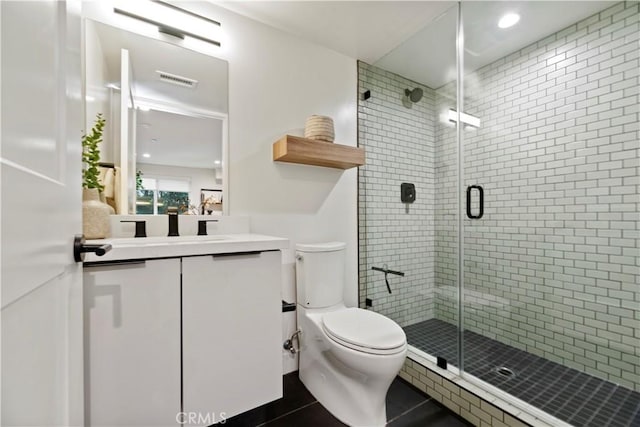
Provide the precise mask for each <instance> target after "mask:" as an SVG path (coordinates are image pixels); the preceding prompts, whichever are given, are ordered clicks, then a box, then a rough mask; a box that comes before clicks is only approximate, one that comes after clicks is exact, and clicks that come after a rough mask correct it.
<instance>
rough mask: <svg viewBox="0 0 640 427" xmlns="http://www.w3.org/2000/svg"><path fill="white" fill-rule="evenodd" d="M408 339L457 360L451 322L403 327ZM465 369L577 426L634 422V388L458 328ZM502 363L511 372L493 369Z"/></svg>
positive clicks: (637, 402)
mask: <svg viewBox="0 0 640 427" xmlns="http://www.w3.org/2000/svg"><path fill="white" fill-rule="evenodd" d="M404 330H405V333H406V334H407V340H408V341H409V344H411V345H413V346H415V347H417V348H419V349H420V350H422V351H424V352H426V353H429V354H430V355H432V356H441V357H444V358H446V359H447V362H448V363H451V364H453V365H455V366H459V365H458V362H457V359H458V356H457V328H456V327H455V326H454V325H451V324H450V323H447V322H444V321H442V320H438V319H429V320H426V321H424V322H420V323H416V324H414V325H410V326H407V327H405V328H404ZM464 352H465V370H466V371H467V372H469V373H470V374H472V375H474V376H475V377H477V378H480V379H481V380H483V381H486V382H488V383H489V384H492V385H494V386H496V387H498V388H500V389H502V390H504V391H506V392H508V393H510V394H512V395H514V396H516V397H518V398H519V399H522V400H524V401H525V402H527V403H529V404H532V405H533V406H536V407H538V408H540V409H542V410H544V411H545V412H548V413H550V414H551V415H553V416H555V417H557V418H559V419H561V420H563V421H566V422H568V423H569V424H571V425H574V426H577V427H623V426H624V427H640V393H638V392H635V391H631V390H629V389H627V388H624V387H620V386H617V385H616V384H613V383H611V382H608V381H605V380H601V379H599V378H596V377H594V376H591V375H588V374H585V373H582V372H580V371H578V370H575V369H571V368H567V367H565V366H563V365H560V364H558V363H555V362H552V361H550V360H547V359H543V358H542V357H539V356H535V355H533V354H530V353H527V352H525V351H522V350H518V349H516V348H514V347H511V346H508V345H505V344H502V343H500V342H498V341H495V340H493V339H491V338H486V337H484V336H482V335H479V334H476V333H474V332H470V331H465V333H464ZM500 366H506V367H508V368H509V369H511V370H512V371H513V372H514V373H515V376H514V377H511V378H509V379H506V378H505V377H503V376H501V375H499V374H498V373H496V372H495V370H494V369H495V368H497V367H500Z"/></svg>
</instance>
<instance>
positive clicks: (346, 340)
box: [322, 308, 407, 355]
mask: <svg viewBox="0 0 640 427" xmlns="http://www.w3.org/2000/svg"><path fill="white" fill-rule="evenodd" d="M322 329H323V330H324V332H325V333H326V334H327V335H328V336H329V338H331V339H332V340H333V341H335V342H337V343H338V344H341V345H344V346H345V347H349V348H351V349H354V350H357V351H361V352H364V353H370V354H380V355H384V354H395V353H398V352H400V351H403V350H404V348H405V346H406V342H407V338H406V335H405V334H404V331H403V330H402V328H401V327H400V326H399V325H398V324H397V323H396V322H394V321H393V320H391V319H389V318H388V317H385V316H383V315H381V314H378V313H376V312H373V311H369V310H362V309H360V308H345V309H342V310H337V311H333V312H329V313H326V314H325V315H324V316H322Z"/></svg>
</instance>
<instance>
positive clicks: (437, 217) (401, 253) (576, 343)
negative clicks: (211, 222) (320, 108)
mask: <svg viewBox="0 0 640 427" xmlns="http://www.w3.org/2000/svg"><path fill="white" fill-rule="evenodd" d="M638 7H639V4H638V3H637V2H622V3H617V4H615V5H612V6H611V7H609V8H607V9H605V10H603V11H602V12H601V13H599V14H596V15H594V16H592V17H590V18H587V19H585V20H583V21H580V22H578V23H576V24H574V25H572V26H570V27H568V28H566V29H564V30H562V31H559V32H557V33H555V34H552V35H550V36H548V37H546V38H545V39H543V40H541V41H539V42H537V43H534V44H532V45H530V46H527V47H525V48H523V49H521V50H519V51H517V52H514V53H512V54H510V55H509V56H507V57H505V58H502V59H500V60H498V61H495V62H494V63H492V64H489V65H487V66H485V67H483V68H481V69H479V70H477V71H476V72H474V73H473V74H471V75H467V76H466V77H465V100H464V102H465V108H464V111H465V112H466V113H468V114H472V115H474V116H476V117H479V118H480V120H481V126H480V128H478V129H471V128H467V129H465V131H464V139H463V141H464V155H465V163H464V168H465V175H464V185H465V186H468V185H482V186H483V188H484V192H485V204H484V211H485V212H484V217H483V218H482V219H480V220H468V219H465V236H464V237H465V254H464V255H465V257H464V259H465V262H464V276H465V290H464V302H465V307H464V326H465V328H466V329H469V330H472V331H474V332H478V333H481V334H483V335H485V336H488V337H490V338H493V339H496V340H498V341H501V342H504V343H506V344H508V345H512V346H514V347H517V348H521V349H524V350H526V351H528V352H531V353H534V354H537V355H540V356H542V357H545V358H547V359H550V360H553V361H556V362H558V363H561V364H564V365H566V366H570V367H573V368H576V369H579V370H581V371H585V372H587V373H590V374H593V375H596V376H598V377H601V378H604V379H608V380H610V381H612V382H615V383H618V384H621V385H624V386H627V387H629V388H631V389H635V390H640V364H639V360H640V266H639V260H640V253H639V249H638V242H639V237H640V233H639V231H638V228H639V227H638V225H639V219H640V215H639V211H640V196H639V193H640V188H639V187H640V178H639V176H640V161H639V155H640V153H639V148H640V142H639V140H640V138H639V124H638V122H639V116H638V105H639V96H638V88H639V78H638V70H639V61H638V52H639V48H638V35H639V34H640V31H639V30H640V29H639V16H640V13H639V10H638ZM359 70H360V82H359V88H360V93H362V92H363V91H364V90H366V89H370V90H371V93H372V97H371V98H370V99H369V100H367V101H362V100H361V101H360V104H359V122H358V123H359V138H360V145H361V146H364V147H365V148H366V150H367V166H365V167H364V168H361V171H360V177H359V185H360V191H359V203H360V207H359V214H360V223H359V225H360V297H361V304H362V305H363V306H364V298H365V296H366V297H368V298H373V300H374V307H373V308H374V309H375V310H376V311H379V312H381V313H383V314H385V315H387V316H389V317H391V318H393V319H394V320H396V321H398V322H399V323H400V324H401V325H403V326H405V325H407V324H411V323H416V322H418V321H420V320H425V319H427V318H429V317H430V316H435V317H436V318H438V319H442V320H446V321H448V322H451V323H454V324H457V315H458V310H457V288H456V283H457V278H456V274H457V273H456V271H457V265H456V262H457V251H456V245H457V243H456V227H457V214H458V208H457V201H456V191H455V189H456V175H457V170H456V155H457V152H456V147H457V143H456V135H455V127H454V125H453V124H451V123H449V122H447V121H446V120H443V119H441V117H442V116H443V115H445V116H446V114H447V112H448V110H449V109H450V108H452V109H455V108H456V103H455V82H451V83H449V84H448V85H445V86H443V87H441V88H438V89H437V90H435V91H433V90H432V89H430V88H426V87H423V86H420V87H421V88H422V89H423V90H424V92H425V97H424V98H423V100H422V101H420V103H418V104H413V106H412V109H407V108H405V107H404V106H403V105H402V100H401V96H402V93H403V91H404V89H405V87H404V86H406V87H416V86H419V85H417V84H415V83H412V82H409V81H407V80H406V79H403V78H402V77H400V76H396V75H394V74H391V73H388V72H386V71H383V70H381V69H378V68H376V67H372V66H369V65H367V64H363V63H360V66H359ZM422 109H424V110H422ZM417 177H420V178H424V179H425V181H423V182H415V183H416V186H417V187H418V198H417V201H416V203H414V205H412V206H411V207H410V208H409V213H408V214H407V213H406V212H405V211H404V206H403V205H402V204H401V203H400V202H399V194H398V193H399V186H400V183H401V182H411V180H412V179H414V180H417V179H418V178H417ZM421 198H423V200H424V201H426V202H428V203H426V204H425V205H418V202H419V201H421ZM425 199H427V200H425ZM413 214H415V218H412V217H411V215H413ZM409 218H410V219H411V221H409ZM382 263H387V264H388V265H389V268H393V269H397V270H403V269H404V270H405V271H406V272H407V273H408V274H407V277H406V278H404V279H400V280H394V278H393V277H391V281H392V286H393V282H396V283H398V285H397V288H395V289H397V290H398V293H397V294H395V293H394V294H392V295H387V294H386V288H385V286H384V280H383V278H382V276H380V274H381V273H376V272H371V271H370V268H371V266H372V265H379V264H382ZM417 272H420V273H419V274H418V273H417ZM394 292H395V290H394Z"/></svg>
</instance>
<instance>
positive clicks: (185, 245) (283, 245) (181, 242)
mask: <svg viewBox="0 0 640 427" xmlns="http://www.w3.org/2000/svg"><path fill="white" fill-rule="evenodd" d="M86 243H88V244H89V243H90V244H106V243H109V244H111V247H112V249H111V250H110V251H109V252H107V253H106V254H104V255H103V256H97V255H96V254H94V253H87V254H86V256H85V259H84V262H85V263H87V262H91V263H94V262H106V261H123V260H132V259H153V258H177V257H182V256H194V255H214V254H226V253H238V252H254V251H269V250H280V249H288V248H289V240H288V239H285V238H282V237H273V236H265V235H262V234H250V233H247V234H224V235H210V236H177V237H142V238H113V239H100V240H87V242H86Z"/></svg>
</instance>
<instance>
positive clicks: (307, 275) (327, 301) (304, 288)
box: [296, 242, 346, 308]
mask: <svg viewBox="0 0 640 427" xmlns="http://www.w3.org/2000/svg"><path fill="white" fill-rule="evenodd" d="M345 247H346V244H345V243H342V242H329V243H315V244H297V245H296V290H297V301H298V304H300V305H302V306H303V307H308V308H322V307H329V306H332V305H335V304H338V303H340V302H342V300H343V291H344V248H345Z"/></svg>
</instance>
